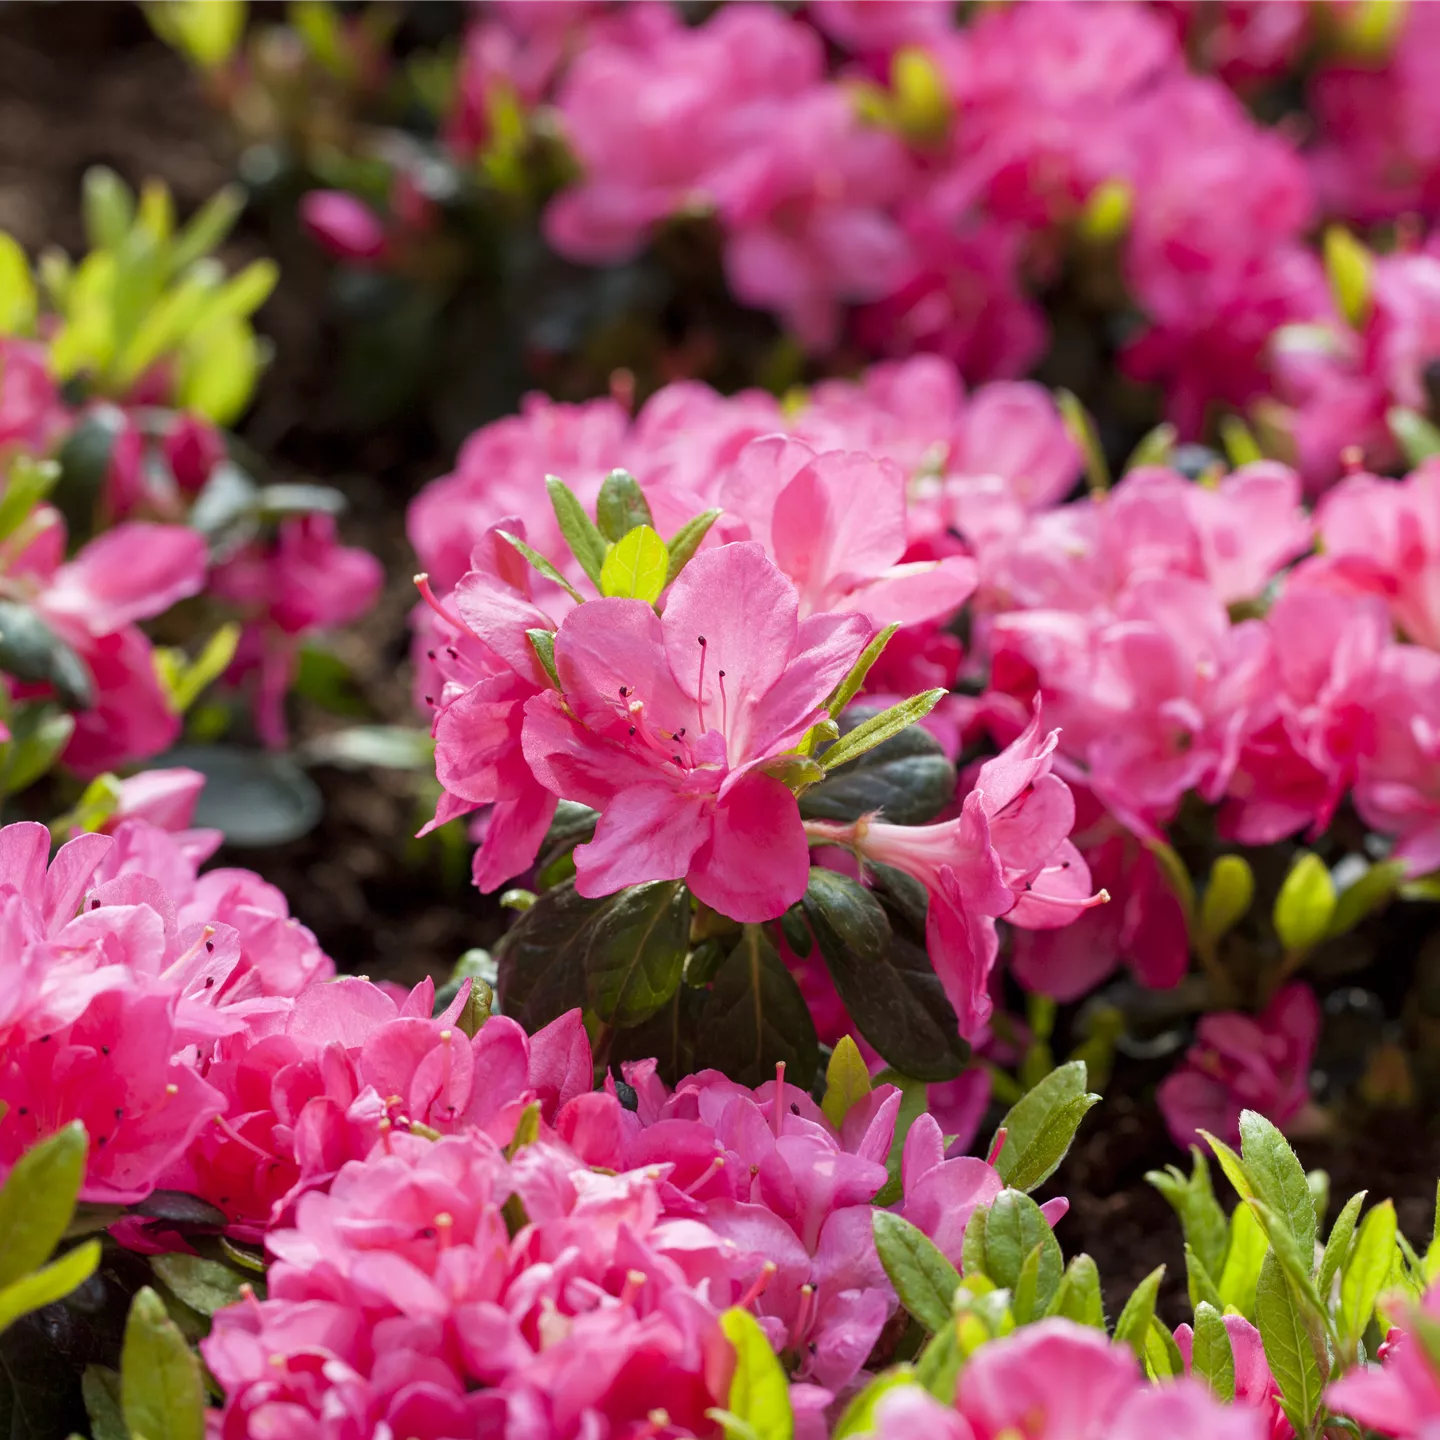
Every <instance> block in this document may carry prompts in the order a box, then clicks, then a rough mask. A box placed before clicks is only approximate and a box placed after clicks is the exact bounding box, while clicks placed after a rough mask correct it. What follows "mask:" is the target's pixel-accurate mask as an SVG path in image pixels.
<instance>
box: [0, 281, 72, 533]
mask: <svg viewBox="0 0 1440 1440" xmlns="http://www.w3.org/2000/svg"><path fill="white" fill-rule="evenodd" d="M0 283H3V282H0ZM59 479H60V467H59V466H58V465H57V464H56V463H55V462H54V461H53V460H37V459H35V457H34V456H33V455H26V454H23V453H21V454H17V455H16V456H15V457H14V458H13V459H12V460H11V461H10V473H9V475H8V476H7V477H6V481H5V490H4V494H3V495H0V540H6V539H8V538H9V537H10V536H11V535H13V534H14V533H15V532H16V531H17V530H18V529H19V528H20V526H21V525H23V524H24V523H25V521H27V520H28V519H30V517H31V515H32V514H33V512H34V510H35V507H36V506H37V505H38V504H39V503H40V502H41V501H42V500H44V499H45V498H46V496H48V495H49V494H50V492H51V491H52V490H53V489H54V488H55V484H56V482H57V481H58V480H59ZM37 523H40V522H38V521H37Z"/></svg>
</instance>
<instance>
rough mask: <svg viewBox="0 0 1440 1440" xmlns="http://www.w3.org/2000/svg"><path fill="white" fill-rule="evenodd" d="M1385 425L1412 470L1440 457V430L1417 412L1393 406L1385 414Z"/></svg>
mask: <svg viewBox="0 0 1440 1440" xmlns="http://www.w3.org/2000/svg"><path fill="white" fill-rule="evenodd" d="M1385 423H1386V424H1387V425H1388V426H1389V427H1390V433H1391V434H1392V435H1393V436H1394V437H1395V443H1396V444H1397V445H1398V446H1399V447H1400V449H1401V451H1402V453H1403V454H1404V456H1405V459H1406V461H1407V462H1408V463H1409V465H1410V466H1411V467H1412V468H1413V467H1415V466H1417V465H1423V464H1424V463H1425V461H1427V460H1428V459H1429V458H1430V457H1431V456H1432V455H1440V428H1437V427H1436V426H1435V425H1434V424H1433V423H1432V422H1431V421H1429V420H1427V419H1426V418H1425V416H1424V415H1422V414H1421V413H1420V412H1419V411H1418V410H1406V409H1404V408H1403V407H1401V406H1399V405H1394V406H1392V407H1391V408H1390V409H1389V410H1387V411H1386V412H1385Z"/></svg>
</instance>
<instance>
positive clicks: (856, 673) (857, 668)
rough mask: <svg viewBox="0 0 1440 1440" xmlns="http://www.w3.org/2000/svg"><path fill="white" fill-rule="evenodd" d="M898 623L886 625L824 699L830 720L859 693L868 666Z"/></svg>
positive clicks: (877, 657)
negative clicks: (831, 692) (825, 699)
mask: <svg viewBox="0 0 1440 1440" xmlns="http://www.w3.org/2000/svg"><path fill="white" fill-rule="evenodd" d="M899 628H900V627H899V626H898V625H887V626H886V627H885V628H884V629H883V630H882V631H881V632H880V633H879V634H878V635H877V636H876V637H875V638H874V639H873V640H872V641H871V642H870V643H869V644H868V645H867V646H866V647H865V648H864V649H863V650H862V651H861V652H860V658H859V659H858V660H857V661H856V662H855V663H854V664H853V665H852V666H851V667H850V673H849V674H848V675H847V676H846V677H845V678H844V679H843V680H842V681H841V682H840V683H839V684H838V685H837V686H836V687H835V692H834V694H832V695H831V696H830V699H829V700H828V701H826V708H827V709H828V710H829V711H830V718H831V719H832V720H836V719H839V717H840V714H841V712H842V711H843V710H844V709H845V707H846V706H847V705H848V704H849V703H850V702H851V701H852V700H853V699H854V698H855V697H856V696H857V695H858V694H859V693H860V687H861V686H862V685H863V684H864V683H865V677H866V676H867V675H868V674H869V673H870V667H871V666H872V665H874V663H875V662H876V661H877V660H878V659H879V658H880V656H881V654H882V653H883V652H884V649H885V647H886V646H887V645H888V644H889V643H890V637H891V636H892V635H893V634H894V633H895V632H896V631H897V630H898V629H899Z"/></svg>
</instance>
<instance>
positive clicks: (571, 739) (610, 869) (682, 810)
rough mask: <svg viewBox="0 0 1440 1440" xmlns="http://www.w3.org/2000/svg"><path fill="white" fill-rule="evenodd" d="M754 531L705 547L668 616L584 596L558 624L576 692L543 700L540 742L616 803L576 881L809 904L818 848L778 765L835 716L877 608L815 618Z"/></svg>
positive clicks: (728, 906)
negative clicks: (771, 767)
mask: <svg viewBox="0 0 1440 1440" xmlns="http://www.w3.org/2000/svg"><path fill="white" fill-rule="evenodd" d="M799 609H800V606H799V598H798V596H797V594H796V592H795V587H794V586H793V585H792V584H791V583H790V582H789V581H788V580H787V579H786V578H785V576H784V575H783V574H782V573H781V572H780V571H779V570H777V569H776V568H775V566H774V565H773V564H771V562H770V561H769V560H768V559H767V558H766V557H765V553H764V551H763V550H762V549H761V548H760V546H759V545H756V544H754V543H745V544H734V545H725V546H721V547H719V548H718V549H715V550H711V551H707V552H704V553H702V554H700V555H698V556H697V557H696V558H695V559H694V560H692V561H691V562H690V563H689V565H687V566H686V567H685V569H684V571H682V572H681V575H680V577H679V579H677V580H676V582H675V584H674V585H673V586H672V587H671V589H670V592H669V597H668V599H667V602H666V605H665V613H664V615H663V616H657V615H656V614H655V612H654V610H653V609H652V608H651V607H650V606H649V605H647V604H645V602H644V601H641V600H626V599H603V600H596V601H591V602H589V603H587V604H585V605H581V606H577V607H576V608H575V609H574V610H573V611H572V612H571V613H570V614H569V615H568V616H567V617H566V618H565V621H564V622H563V623H562V625H561V627H560V629H559V631H558V632H557V634H556V636H555V665H556V670H557V672H558V674H559V678H560V685H561V693H560V694H556V693H555V692H554V691H546V692H544V693H543V694H540V695H537V696H535V697H534V698H533V699H531V700H530V701H528V702H527V704H526V707H525V729H524V737H523V743H524V751H525V758H526V759H527V760H528V761H529V763H530V766H531V768H532V770H533V771H534V773H535V775H536V777H537V779H539V780H540V782H541V783H542V784H544V785H545V786H546V788H547V789H549V790H550V791H551V792H553V793H554V794H555V795H558V796H560V797H561V798H564V799H569V800H578V801H580V802H581V803H582V804H586V805H589V806H591V807H592V808H593V809H595V810H598V811H599V812H600V821H599V824H598V825H597V826H596V830H595V838H594V840H592V841H591V842H590V843H589V844H587V845H581V846H579V847H578V848H577V849H576V851H575V866H576V873H577V879H576V888H577V889H578V890H579V891H580V893H581V894H582V895H607V894H609V893H610V892H611V891H614V890H618V889H620V888H621V887H622V886H625V885H632V884H638V883H641V882H643V881H647V880H680V879H684V880H686V881H687V883H688V884H689V885H690V887H691V889H692V890H693V891H694V893H695V894H696V895H697V896H698V897H699V898H700V899H701V900H703V901H704V902H705V903H706V904H707V905H711V906H713V907H714V908H715V909H717V910H719V911H720V912H721V913H722V914H725V915H728V916H730V917H731V918H733V919H737V920H742V921H761V920H770V919H773V918H774V917H775V916H777V915H779V914H780V913H781V912H782V911H784V910H785V908H786V907H787V906H789V905H791V904H793V903H794V902H795V901H796V900H798V899H799V898H800V896H801V894H802V893H803V892H804V889H805V883H806V877H807V876H808V874H809V868H810V864H809V850H808V846H807V843H806V838H805V831H804V827H803V825H802V823H801V820H800V812H799V808H798V805H797V803H796V800H795V797H794V795H793V794H792V793H791V791H790V790H789V789H788V788H787V787H786V786H785V785H783V784H782V783H781V782H780V781H779V780H776V779H774V778H773V777H772V776H770V775H767V774H765V773H764V769H763V767H764V766H765V764H766V763H767V762H768V761H771V760H774V759H777V758H778V757H779V756H781V755H783V754H784V753H785V752H786V751H787V750H789V749H791V748H792V747H793V746H794V745H795V744H796V743H797V742H798V741H799V740H800V738H801V737H802V736H803V735H804V734H805V732H806V731H807V730H808V729H809V728H810V727H811V726H812V725H814V724H815V723H816V722H817V721H818V720H820V719H823V718H824V716H825V702H826V699H827V697H828V696H829V694H830V692H831V691H832V690H833V689H834V688H835V686H836V685H837V684H838V683H839V681H840V680H841V679H843V678H844V676H845V674H846V673H847V671H848V670H849V669H850V668H851V666H852V665H853V664H854V662H855V660H856V659H857V657H858V656H859V654H860V652H861V650H862V649H863V648H864V646H865V644H866V642H867V641H868V640H869V638H870V635H871V633H872V626H871V624H870V622H869V621H868V620H867V619H865V618H864V617H863V616H860V615H853V614H852V615H832V614H825V615H811V616H809V617H808V618H806V619H804V620H801V619H800V618H799Z"/></svg>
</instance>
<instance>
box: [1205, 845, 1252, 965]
mask: <svg viewBox="0 0 1440 1440" xmlns="http://www.w3.org/2000/svg"><path fill="white" fill-rule="evenodd" d="M1254 898H1255V872H1254V871H1253V870H1252V869H1251V868H1250V862H1249V861H1248V860H1247V859H1245V857H1244V856H1243V855H1220V856H1217V857H1216V860H1215V863H1214V865H1212V866H1211V867H1210V880H1209V883H1208V884H1207V885H1206V886H1205V898H1204V899H1203V900H1202V901H1201V902H1200V917H1199V920H1200V936H1201V938H1202V939H1204V940H1206V941H1208V942H1210V943H1211V944H1214V943H1215V942H1216V941H1218V940H1220V939H1222V938H1223V937H1224V936H1225V935H1226V934H1227V933H1228V932H1229V931H1230V929H1231V928H1232V927H1233V926H1234V925H1235V924H1236V923H1237V922H1238V921H1240V920H1242V919H1243V918H1244V916H1245V913H1246V911H1248V910H1249V909H1250V902H1251V901H1252V900H1253V899H1254Z"/></svg>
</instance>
